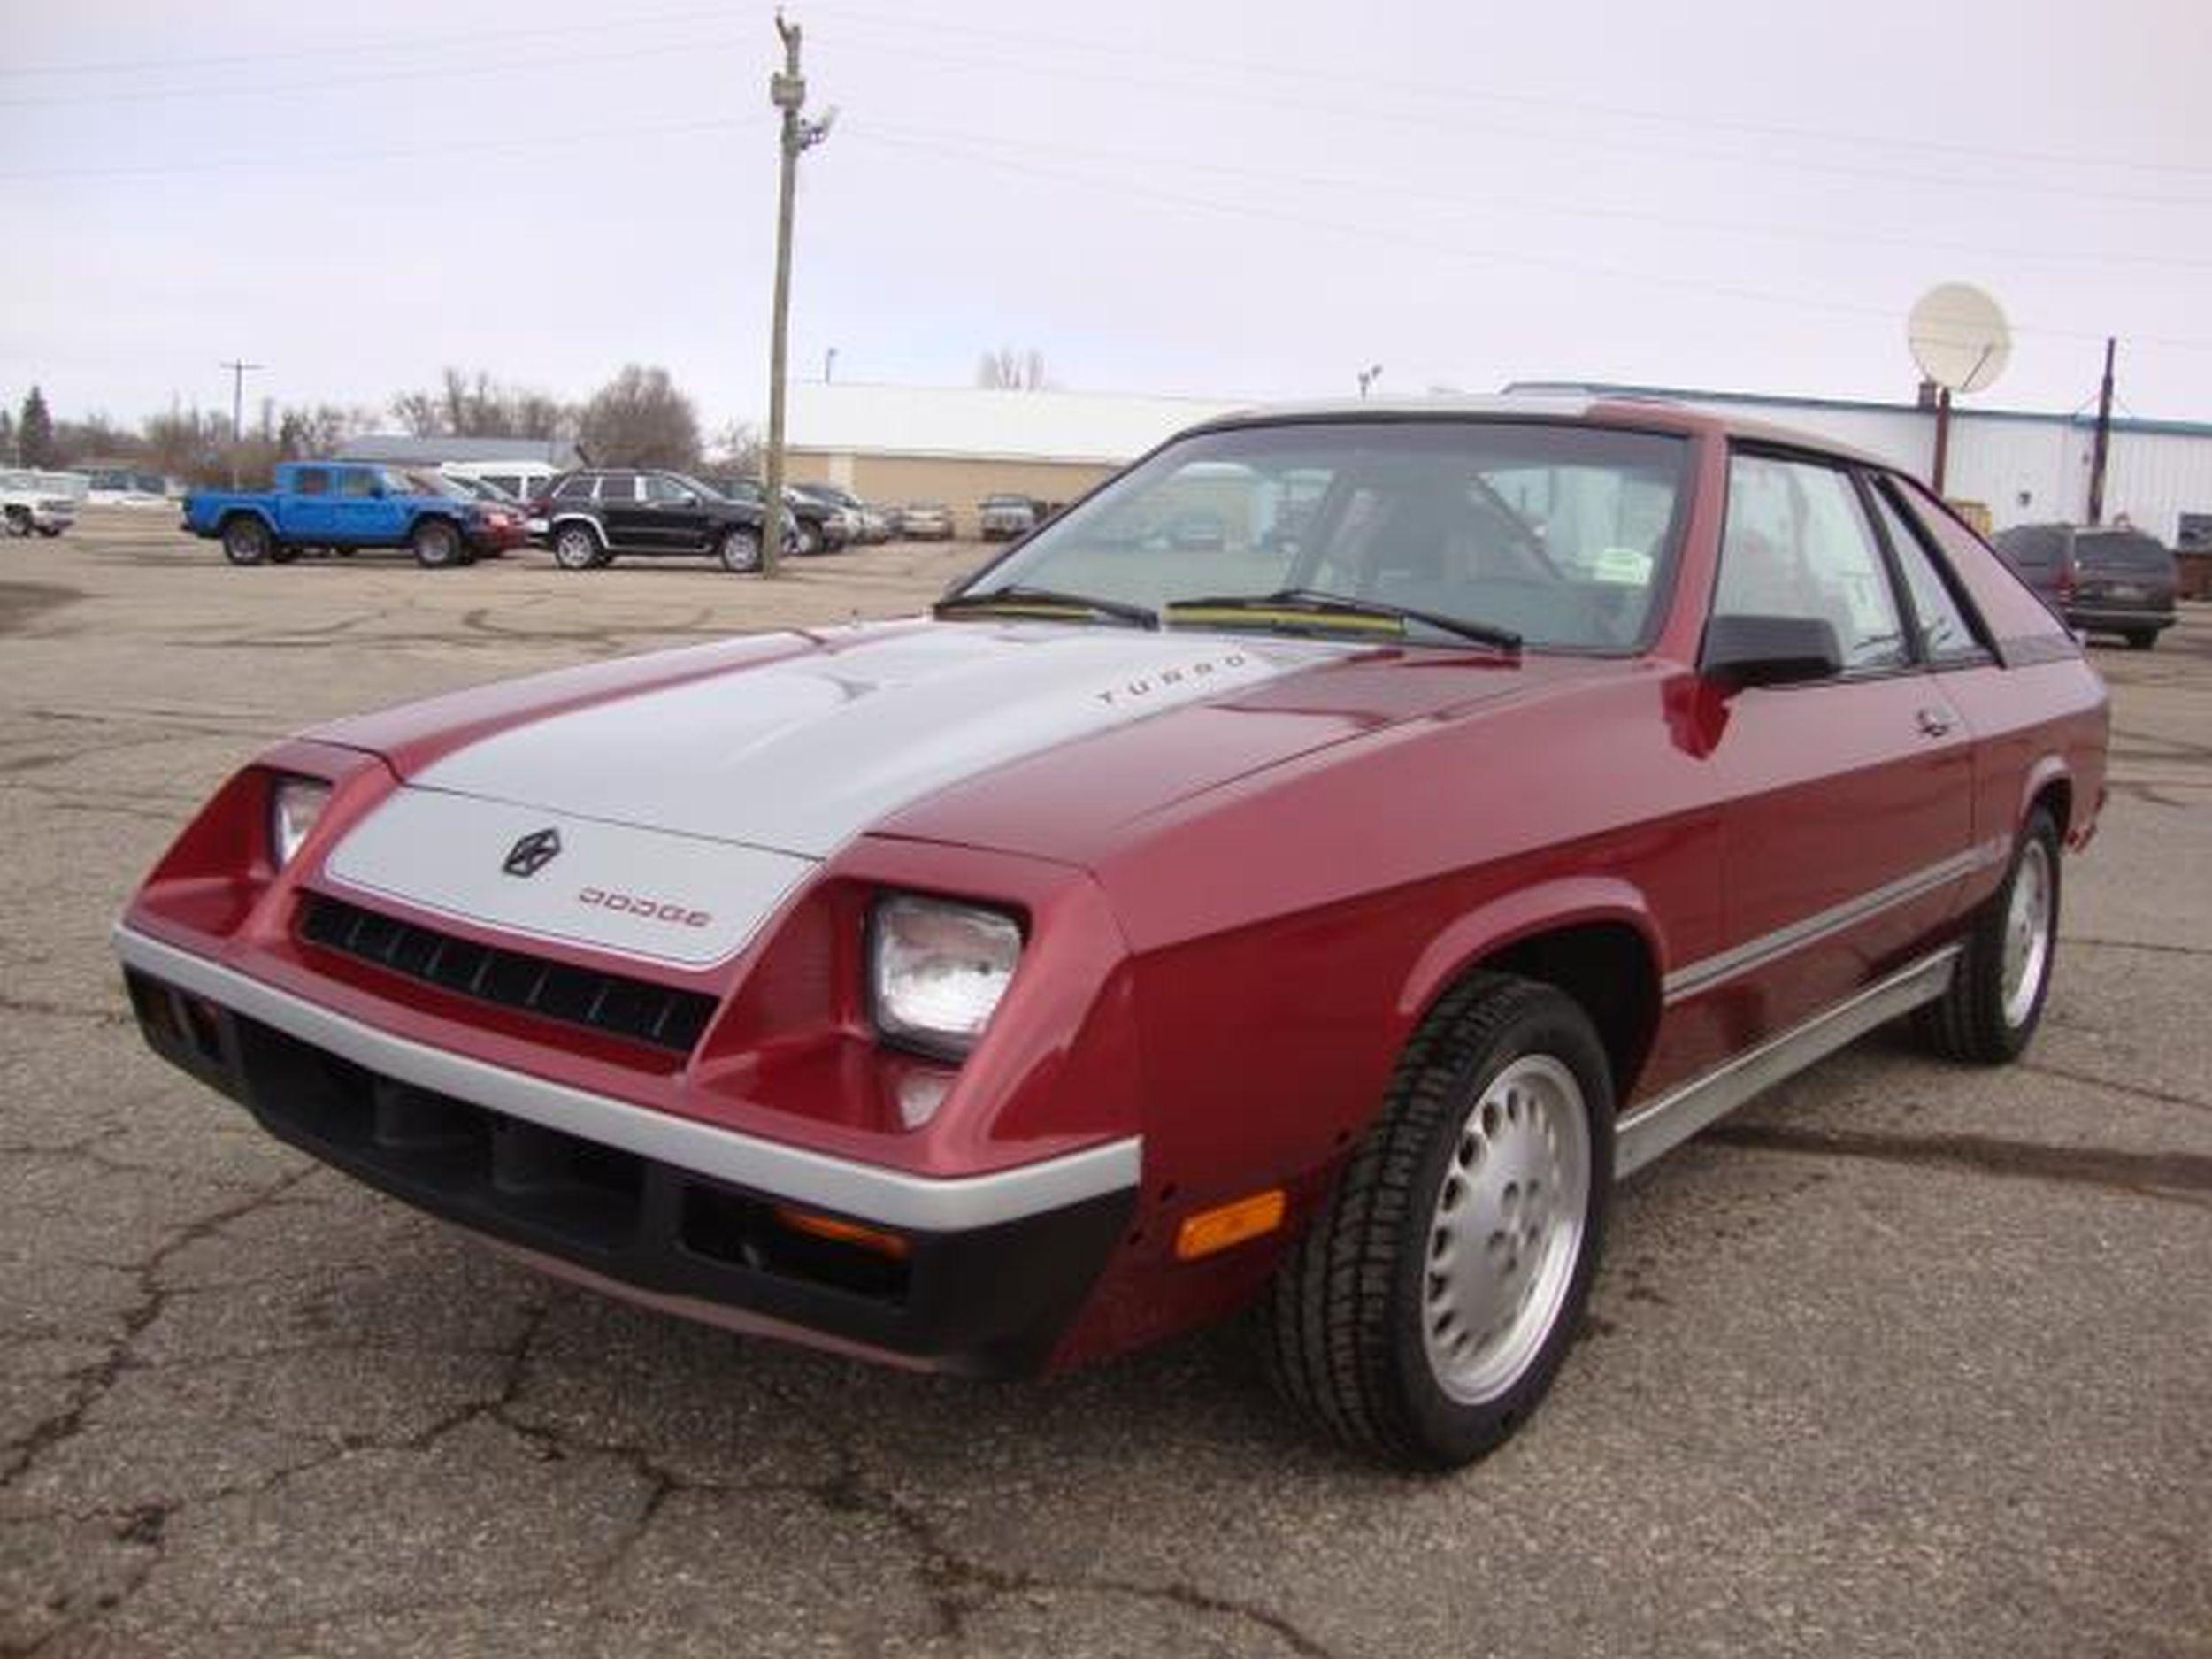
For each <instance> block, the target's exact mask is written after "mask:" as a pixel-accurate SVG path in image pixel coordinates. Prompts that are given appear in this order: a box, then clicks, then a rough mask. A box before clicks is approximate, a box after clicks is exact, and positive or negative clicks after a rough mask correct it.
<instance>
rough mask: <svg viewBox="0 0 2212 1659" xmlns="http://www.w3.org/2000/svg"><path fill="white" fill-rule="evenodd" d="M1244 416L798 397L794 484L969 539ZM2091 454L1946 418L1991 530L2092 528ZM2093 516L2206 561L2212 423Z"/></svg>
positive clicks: (2078, 428) (2122, 483)
mask: <svg viewBox="0 0 2212 1659" xmlns="http://www.w3.org/2000/svg"><path fill="white" fill-rule="evenodd" d="M1507 390H1508V391H1509V392H1512V393H1528V394H1532V395H1538V394H1550V395H1569V396H1608V397H1650V398H1660V399H1664V400H1666V401H1668V402H1672V403H1688V404H1692V405H1695V406H1702V407H1708V408H1712V409H1716V410H1719V411H1724V412H1730V413H1734V414H1738V415H1747V416H1750V417H1753V418H1755V419H1760V420H1765V421H1770V422H1772V423H1774V424H1775V425H1778V426H1795V427H1798V428H1800V429H1801V430H1803V431H1807V432H1810V433H1814V434H1818V435H1820V436H1823V437H1826V438H1831V439H1834V440H1836V441H1838V442H1843V443H1847V444H1849V445H1851V446H1852V447H1854V448H1855V449H1862V450H1865V451H1867V452H1868V453H1870V454H1873V455H1878V456H1880V457H1883V458H1884V459H1886V460H1888V461H1891V462H1893V463H1894V464H1895V465H1899V466H1901V467H1903V468H1904V469H1906V470H1907V471H1909V472H1912V473H1914V474H1915V475H1916V476H1918V477H1921V478H1925V477H1927V476H1928V475H1929V473H1930V472H1931V470H1932V465H1933V462H1934V458H1935V411H1934V410H1933V408H1932V406H1930V405H1928V404H1926V403H1853V402H1846V401H1841V400H1838V399H1833V398H1817V397H1778V396H1758V395H1755V394H1749V393H1740V392H1715V391H1701V390H1694V389H1686V388H1675V387H1656V386H1624V385H1615V384H1606V383H1594V382H1582V381H1576V382H1556V381H1543V382H1539V381H1525V382H1520V383H1517V384H1515V385H1513V386H1511V387H1509V388H1507ZM1246 406H1247V404H1246V403H1240V402H1228V401H1216V402H1208V401H1205V400H1201V399H1189V398H1172V397H1132V396H1092V395H1089V394H1087V393H1080V392H1017V391H996V390H984V389H981V388H962V387H912V386H864V385H851V386H844V385H834V384H826V383H822V382H809V383H803V384H800V385H795V386H794V387H792V388H791V389H790V403H789V411H788V417H787V452H788V454H789V456H790V457H791V460H790V465H791V472H792V476H793V477H794V478H795V479H797V480H803V481H810V482H825V483H833V484H840V485H842V486H843V487H844V488H848V489H849V490H851V491H853V492H854V493H855V494H856V495H860V496H863V497H864V498H865V499H868V500H871V501H886V502H906V501H941V502H943V503H945V504H947V505H948V506H949V507H951V508H952V509H953V510H954V511H955V513H956V515H957V517H958V518H959V521H960V527H961V530H962V532H963V534H973V532H974V527H975V504H976V503H977V502H979V500H981V499H982V498H983V497H984V496H985V495H994V494H998V493H1002V492H1003V493H1007V494H1012V495H1027V496H1031V497H1033V498H1035V499H1037V500H1040V501H1044V502H1048V503H1064V502H1067V501H1071V500H1073V499H1074V498H1075V497H1076V496H1077V495H1080V494H1082V493H1083V491H1085V490H1087V489H1088V488H1090V487H1091V486H1092V485H1094V484H1095V483H1097V482H1098V481H1099V480H1101V479H1102V478H1104V477H1106V476H1107V474H1108V473H1110V472H1112V471H1113V470H1114V469H1115V468H1116V467H1118V466H1119V465H1123V464H1125V462H1127V461H1130V460H1132V459H1133V458H1134V457H1137V456H1139V455H1141V454H1143V453H1144V451H1145V450H1147V449H1150V448H1152V446H1153V445H1155V444H1156V443H1158V442H1160V441H1161V440H1162V439H1164V438H1166V437H1168V436H1169V435H1170V434H1173V433H1175V432H1178V431H1179V430H1181V429H1182V428H1183V427H1185V426H1191V425H1194V424H1195V423H1196V422H1198V421H1201V420H1205V419H1210V418H1211V417H1213V416H1215V415H1218V414H1224V413H1226V412H1228V411H1232V410H1234V409H1238V408H1242V407H1246ZM2095 441H2096V422H2095V420H2094V419H2093V417H2091V416H2088V415H2085V414H2073V415H2053V414H2038V413H2033V412H2029V411H2018V410H2001V409H1984V408H1979V407H1974V406H1969V405H1965V404H1961V405H1960V406H1958V407H1956V408H1955V409H1954V410H1953V411H1952V414H1951V437H1950V447H1949V454H1948V458H1947V466H1946V477H1945V488H1944V493H1945V494H1946V495H1948V496H1950V497H1951V498H1952V499H1953V500H1954V501H1958V502H1962V503H1972V504H1973V505H1974V506H1976V507H1978V508H1979V509H1982V510H1984V511H1986V514H1987V522H1988V523H1989V525H1990V526H1991V527H1993V528H1994V529H2000V530H2001V529H2004V528H2005V527H2007V526H2010V525H2016V524H2031V523H2039V522H2048V521H2051V520H2064V521H2068V522H2080V521H2082V520H2084V519H2085V518H2087V517H2088V503H2089V477H2090V471H2091V460H2092V455H2093V449H2094V447H2095ZM2104 502H2105V518H2106V519H2107V520H2108V521H2110V520H2113V519H2116V518H2119V517H2120V516H2121V515H2123V514H2124V515H2126V517H2127V518H2128V519H2129V520H2130V522H2131V523H2133V524H2135V525H2136V526H2139V527H2140V528H2142V529H2144V530H2147V531H2148V532H2150V533H2151V534H2153V535H2155V536H2157V537H2158V538H2159V539H2160V540H2161V541H2165V542H2166V543H2167V544H2168V545H2170V546H2177V547H2181V548H2184V549H2194V548H2199V547H2212V424H2202V423H2197V422H2190V421H2171V420H2144V419H2136V418H2134V417H2116V418H2115V419H2114V420H2113V423H2112V442H2111V450H2110V455H2109V457H2108V461H2107V464H2106V473H2105V492H2104ZM1977 516H1978V515H1977Z"/></svg>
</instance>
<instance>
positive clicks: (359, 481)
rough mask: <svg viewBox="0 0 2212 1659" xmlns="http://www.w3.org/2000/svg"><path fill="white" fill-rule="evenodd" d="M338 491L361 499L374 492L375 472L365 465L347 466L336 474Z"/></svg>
mask: <svg viewBox="0 0 2212 1659" xmlns="http://www.w3.org/2000/svg"><path fill="white" fill-rule="evenodd" d="M338 493H339V494H340V495H350V496H352V497H354V498H355V499H356V500H363V499H365V498H366V497H368V496H371V495H375V494H376V474H375V473H374V472H371V471H370V470H369V469H368V468H367V467H365V466H354V467H349V468H347V469H346V470H345V471H344V472H341V473H339V474H338Z"/></svg>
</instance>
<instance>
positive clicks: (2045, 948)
mask: <svg viewBox="0 0 2212 1659" xmlns="http://www.w3.org/2000/svg"><path fill="white" fill-rule="evenodd" d="M2050 960H2051V853H2050V849H2049V848H2048V847H2047V846H2046V845H2045V844H2044V842H2043V841H2042V839H2041V838H2040V837H2031V838H2029V840H2028V841H2025V842H2024V843H2023V845H2022V846H2021V849H2020V863H2019V864H2018V866H2017V867H2016V869H2015V870H2014V871H2013V872H2012V897H2011V901H2010V902H2008V904H2007V905H2006V906H2005V956H2004V978H2003V980H2002V981H2001V995H2002V996H2003V999H2004V1010H2005V1024H2006V1025H2009V1026H2013V1027H2015V1028H2017V1027H2018V1026H2020V1025H2023V1024H2024V1023H2025V1022H2026V1020H2027V1018H2028V1016H2029V1015H2030V1014H2031V1013H2032V1012H2033V1011H2034V1010H2035V999H2036V998H2037V996H2038V995H2040V994H2041V992H2042V989H2043V975H2044V974H2045V972H2047V970H2048V968H2049V965H2050Z"/></svg>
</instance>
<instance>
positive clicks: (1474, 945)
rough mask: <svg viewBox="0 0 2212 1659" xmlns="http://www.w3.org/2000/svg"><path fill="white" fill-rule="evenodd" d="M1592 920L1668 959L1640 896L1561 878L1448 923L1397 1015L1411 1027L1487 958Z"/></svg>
mask: <svg viewBox="0 0 2212 1659" xmlns="http://www.w3.org/2000/svg"><path fill="white" fill-rule="evenodd" d="M1595 922H1609V923H1615V924H1618V925H1622V926H1628V927H1631V928H1632V929H1634V930H1635V932H1636V934H1637V936H1638V937H1639V938H1640V939H1641V940H1642V941H1643V942H1644V949H1646V950H1647V951H1648V952H1649V953H1650V956H1651V960H1652V961H1653V963H1654V964H1664V963H1665V962H1666V961H1667V959H1668V957H1667V951H1666V941H1665V937H1664V935H1663V933H1661V931H1660V927H1659V924H1658V921H1657V919H1656V918H1655V917H1654V916H1653V915H1652V913H1651V906H1650V904H1649V903H1648V902H1647V901H1646V899H1645V897H1644V895H1643V894H1642V892H1641V891H1640V890H1639V889H1638V888H1637V887H1634V886H1632V885H1631V884H1630V883H1628V882H1626V881H1623V880H1621V879H1619V878H1618V877H1615V876H1562V877H1560V878H1558V879H1555V880H1551V881H1541V882H1538V883H1537V884H1536V885H1535V886H1533V887H1517V888H1515V889H1514V890H1513V891H1511V892H1509V893H1505V894H1502V895H1499V896H1498V897H1496V898H1494V899H1491V900H1489V901H1487V902H1485V903H1482V904H1480V905H1478V906H1477V907H1476V908H1475V909H1473V910H1469V911H1468V912H1466V913H1465V914H1464V915H1463V916H1460V917H1458V918H1455V919H1454V920H1453V921H1451V922H1450V923H1449V924H1448V925H1447V926H1445V927H1444V928H1443V929H1442V930H1441V931H1440V932H1439V933H1437V935H1436V936H1435V938H1433V939H1432V940H1431V941H1429V944H1428V946H1427V948H1426V949H1424V950H1423V951H1422V952H1421V954H1420V956H1418V957H1417V958H1416V959H1415V962H1414V964H1413V968H1412V971H1411V972H1409V973H1408V974H1407V975H1406V979H1405V983H1404V984H1403V985H1402V987H1400V989H1399V993H1398V1002H1397V1013H1398V1016H1399V1018H1401V1019H1402V1020H1403V1021H1404V1022H1405V1024H1406V1025H1407V1026H1408V1027H1410V1026H1412V1025H1414V1024H1416V1023H1417V1022H1418V1020H1419V1019H1420V1018H1421V1017H1422V1016H1423V1015H1424V1014H1425V1013H1426V1012H1427V1011H1428V1010H1429V1008H1430V1006H1431V1005H1432V1003H1433V1002H1435V1001H1436V999H1437V998H1438V997H1440V996H1441V995H1443V994H1444V992H1445V990H1446V989H1447V988H1448V987H1450V986H1452V985H1453V984H1455V983H1456V982H1457V981H1458V980H1459V979H1461V978H1462V977H1463V975H1464V974H1465V973H1466V972H1467V971H1468V970H1469V969H1470V968H1471V967H1473V966H1474V965H1475V964H1477V963H1479V962H1481V961H1483V960H1484V959H1485V958H1486V957H1489V956H1495V955H1496V954H1497V953H1498V952H1500V951H1502V950H1504V949H1508V948H1509V947H1510V946H1513V945H1516V944H1518V943H1519V942H1521V941H1523V940H1526V939H1532V938H1534V937H1535V936H1536V935H1537V934H1539V933H1550V932H1553V931H1555V929H1559V928H1563V927H1574V926H1586V925H1588V924H1590V923H1595Z"/></svg>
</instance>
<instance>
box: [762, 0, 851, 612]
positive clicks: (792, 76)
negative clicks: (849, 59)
mask: <svg viewBox="0 0 2212 1659" xmlns="http://www.w3.org/2000/svg"><path fill="white" fill-rule="evenodd" d="M776 33H777V34H779V35H781V36H783V69H782V72H781V73H778V74H774V75H771V76H770V77H769V78H768V102H769V103H771V104H774V105H775V106H776V108H778V109H779V110H781V111H783V128H782V132H781V134H780V137H779V139H778V141H777V142H778V145H779V148H780V150H781V152H782V157H783V159H782V175H781V178H780V180H779V183H778V188H777V192H776V299H775V314H774V316H773V318H772V320H771V322H770V325H769V331H768V454H767V457H765V458H766V465H764V467H763V469H762V470H763V471H764V472H766V473H767V478H766V480H765V483H766V486H767V488H766V492H765V494H766V499H765V500H764V501H763V502H762V503H761V520H760V569H761V573H762V574H763V575H764V576H772V575H774V574H775V573H776V556H777V555H778V554H779V553H780V552H781V551H782V550H783V520H784V505H783V382H784V374H785V369H786V364H787V357H786V352H785V324H786V321H787V319H788V318H789V316H790V312H791V200H792V196H793V193H794V191H795V188H797V184H798V176H799V157H801V156H802V155H803V154H804V153H805V152H806V151H808V150H811V149H813V148H814V146H815V145H817V144H818V143H820V142H822V141H823V140H824V139H826V138H827V137H828V136H829V129H830V122H831V120H832V119H833V118H834V117H835V116H836V113H837V111H834V110H831V111H828V112H827V113H826V114H825V115H824V116H823V117H822V119H820V120H818V121H803V120H801V119H799V111H800V110H801V109H803V108H804V107H805V104H806V77H805V76H804V75H803V74H801V73H799V26H798V25H797V24H796V23H787V22H785V21H784V18H783V13H782V12H777V13H776Z"/></svg>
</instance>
